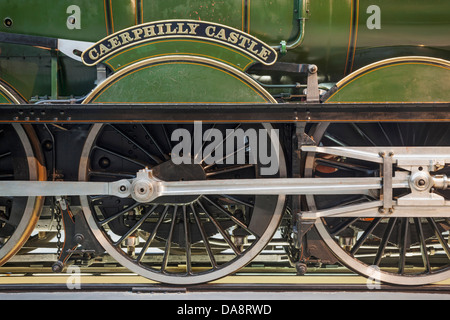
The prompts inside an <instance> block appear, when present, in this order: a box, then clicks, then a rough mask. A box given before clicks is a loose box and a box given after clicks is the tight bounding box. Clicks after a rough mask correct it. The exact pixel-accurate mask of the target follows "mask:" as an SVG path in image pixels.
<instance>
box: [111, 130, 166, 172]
mask: <svg viewBox="0 0 450 320" xmlns="http://www.w3.org/2000/svg"><path fill="white" fill-rule="evenodd" d="M110 126H111V127H112V128H113V129H114V130H116V131H117V132H118V133H119V134H120V135H121V136H122V137H124V138H125V139H126V140H128V141H129V142H130V143H132V144H133V145H134V146H136V148H138V149H139V150H141V151H142V152H143V153H144V154H145V155H146V156H148V157H149V158H150V159H152V160H153V161H155V162H156V163H157V164H160V163H161V162H162V161H161V159H159V158H158V157H156V156H154V155H152V154H151V153H149V152H148V151H147V150H146V149H145V148H144V147H142V146H141V145H140V144H139V143H137V142H136V141H135V140H134V139H133V138H131V137H129V136H128V135H127V134H126V133H125V132H123V131H122V130H120V129H119V128H118V127H117V126H115V125H112V124H110Z"/></svg>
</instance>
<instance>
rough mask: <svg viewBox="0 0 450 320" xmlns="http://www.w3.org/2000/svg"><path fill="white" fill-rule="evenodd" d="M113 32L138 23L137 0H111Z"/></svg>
mask: <svg viewBox="0 0 450 320" xmlns="http://www.w3.org/2000/svg"><path fill="white" fill-rule="evenodd" d="M110 6H111V12H112V19H111V28H112V32H113V33H114V32H117V31H119V30H122V29H125V28H129V27H131V26H134V25H136V24H138V23H137V11H136V0H111V4H110Z"/></svg>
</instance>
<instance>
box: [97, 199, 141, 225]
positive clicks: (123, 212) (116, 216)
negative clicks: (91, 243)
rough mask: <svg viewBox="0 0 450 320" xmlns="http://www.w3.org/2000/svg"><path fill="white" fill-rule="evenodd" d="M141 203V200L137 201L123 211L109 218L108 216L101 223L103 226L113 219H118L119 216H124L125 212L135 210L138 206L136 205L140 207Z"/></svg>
mask: <svg viewBox="0 0 450 320" xmlns="http://www.w3.org/2000/svg"><path fill="white" fill-rule="evenodd" d="M140 205H141V204H140V203H139V202H135V203H134V204H133V205H131V206H129V207H126V208H125V209H123V210H122V211H120V212H118V213H116V214H115V215H113V216H111V217H109V218H107V219H105V220H102V221H100V222H99V224H100V225H101V226H105V225H107V224H108V223H110V222H111V221H113V220H116V219H117V218H119V217H121V216H123V215H124V214H125V213H127V212H130V211H131V210H133V209H134V208H136V207H138V206H140Z"/></svg>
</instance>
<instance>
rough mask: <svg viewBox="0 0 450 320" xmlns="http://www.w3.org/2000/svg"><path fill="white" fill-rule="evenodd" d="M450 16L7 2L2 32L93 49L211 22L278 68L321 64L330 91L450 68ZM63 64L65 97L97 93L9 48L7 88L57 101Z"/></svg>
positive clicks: (300, 4) (74, 73) (422, 6)
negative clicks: (346, 82) (150, 29)
mask: <svg viewBox="0 0 450 320" xmlns="http://www.w3.org/2000/svg"><path fill="white" fill-rule="evenodd" d="M449 9H450V8H449V4H448V1H444V0H433V1H431V2H430V1H428V2H425V3H424V2H423V1H419V0H415V1H408V2H407V3H399V2H395V3H393V2H392V1H381V0H378V1H375V2H374V1H365V0H358V1H332V2H329V1H320V0H316V1H306V0H298V1H294V0H273V1H269V2H267V1H256V0H253V1H245V0H233V1H213V2H211V3H209V2H207V1H206V2H205V1H201V0H197V1H188V2H187V3H183V4H180V3H179V2H177V1H146V0H141V1H139V0H136V1H129V2H128V1H103V2H102V1H97V2H96V3H93V2H92V1H87V0H76V1H71V2H70V3H69V2H64V1H39V0H24V1H14V2H10V1H3V2H2V3H0V12H2V17H1V19H2V21H3V23H2V24H1V25H0V32H4V33H8V34H21V35H32V36H41V37H48V38H55V39H69V40H76V41H86V42H92V43H94V42H97V41H99V40H100V39H102V38H105V37H107V36H109V35H111V34H113V33H115V32H118V31H120V30H123V29H126V28H129V27H132V26H134V25H138V24H142V23H147V22H152V21H162V20H172V19H188V20H198V21H209V22H214V23H219V24H223V25H226V26H229V27H233V28H235V29H237V30H241V31H244V32H246V33H249V34H251V35H253V36H255V37H256V38H258V39H260V40H261V41H264V42H266V43H267V44H269V45H271V46H273V47H276V48H278V49H279V50H281V51H282V53H281V54H280V58H279V61H282V62H292V63H310V64H315V65H317V66H318V68H319V74H320V76H321V77H320V80H321V81H322V82H337V81H339V80H341V79H342V78H343V77H344V76H346V75H348V74H350V73H351V72H353V71H356V70H357V69H359V68H361V67H364V66H366V65H368V64H370V63H374V62H377V61H380V60H383V59H388V58H393V57H399V56H427V57H436V58H442V59H446V60H449V59H450V53H449V51H450V38H449V37H448V34H449V32H450V17H449V14H448V12H449ZM285 52H286V53H285ZM54 55H57V60H58V64H59V66H58V74H57V78H58V88H59V92H58V94H59V95H60V96H72V95H73V96H84V95H85V94H86V93H87V92H88V91H89V90H90V89H92V87H93V86H94V81H95V72H94V71H93V70H92V68H91V69H89V68H85V67H83V66H82V65H79V64H77V63H74V62H73V61H71V59H67V58H66V57H65V56H64V54H57V53H55V52H53V53H52V52H51V51H50V50H48V48H43V47H38V46H35V47H34V48H33V47H32V48H30V47H26V46H17V45H8V44H2V53H1V56H0V63H1V72H2V79H3V80H4V81H6V82H7V83H9V84H10V85H11V86H12V87H14V88H16V89H17V91H19V92H20V93H21V94H22V96H23V97H24V98H26V99H27V100H29V99H30V98H31V97H34V96H51V81H52V80H51V71H50V66H51V62H50V61H51V57H52V56H54ZM53 81H56V80H53ZM272 81H273V84H277V80H272Z"/></svg>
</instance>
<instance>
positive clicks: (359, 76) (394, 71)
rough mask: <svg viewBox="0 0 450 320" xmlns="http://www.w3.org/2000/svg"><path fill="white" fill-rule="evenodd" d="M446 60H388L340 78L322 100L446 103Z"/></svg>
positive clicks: (449, 68) (449, 72)
mask: <svg viewBox="0 0 450 320" xmlns="http://www.w3.org/2000/svg"><path fill="white" fill-rule="evenodd" d="M449 83H450V62H449V61H446V60H441V59H433V58H425V57H404V58H396V59H388V60H384V61H381V62H379V63H375V64H372V65H369V66H367V67H365V68H362V69H360V70H358V71H356V72H354V73H352V74H350V75H349V76H348V77H346V78H344V79H343V80H342V81H340V82H339V83H338V84H337V85H336V86H335V87H334V88H333V89H331V90H330V92H329V93H328V94H327V95H326V96H325V97H324V99H323V100H324V101H325V102H326V103H352V102H359V103H372V102H375V103H402V102H412V103H434V102H450V91H449V90H448V84H449Z"/></svg>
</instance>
